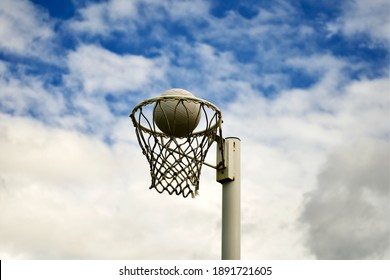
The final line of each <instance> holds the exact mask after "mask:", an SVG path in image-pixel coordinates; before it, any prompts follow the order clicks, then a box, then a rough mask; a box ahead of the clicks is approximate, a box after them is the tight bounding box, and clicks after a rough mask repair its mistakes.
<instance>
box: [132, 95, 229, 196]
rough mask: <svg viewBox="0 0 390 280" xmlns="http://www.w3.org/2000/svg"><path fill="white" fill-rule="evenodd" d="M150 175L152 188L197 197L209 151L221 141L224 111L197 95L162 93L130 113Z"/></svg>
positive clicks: (142, 103)
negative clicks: (186, 95)
mask: <svg viewBox="0 0 390 280" xmlns="http://www.w3.org/2000/svg"><path fill="white" fill-rule="evenodd" d="M130 117H131V119H132V121H133V124H134V126H135V130H136V135H137V138H138V142H139V144H140V146H141V148H142V153H143V154H144V155H145V156H146V158H147V160H148V162H149V166H150V175H151V179H152V180H151V186H150V189H156V190H157V191H158V192H159V193H163V192H168V193H169V194H170V195H172V194H176V195H182V196H183V197H187V196H189V195H191V196H192V197H195V195H197V194H198V190H199V178H200V174H201V169H202V165H203V163H204V160H205V158H206V155H207V152H208V150H209V148H210V147H211V145H212V144H213V142H214V141H222V130H221V124H222V114H221V111H220V110H219V109H218V108H217V107H216V106H214V105H213V104H211V103H209V102H207V101H204V100H202V99H199V98H195V97H183V96H160V97H156V98H152V99H148V100H146V101H144V102H141V103H140V104H138V105H137V106H136V107H135V108H134V109H133V111H132V113H131V114H130Z"/></svg>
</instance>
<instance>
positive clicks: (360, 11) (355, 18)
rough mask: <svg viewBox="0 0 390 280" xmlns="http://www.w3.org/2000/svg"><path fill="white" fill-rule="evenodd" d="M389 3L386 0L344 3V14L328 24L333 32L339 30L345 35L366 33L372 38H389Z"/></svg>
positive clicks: (360, 0)
mask: <svg viewBox="0 0 390 280" xmlns="http://www.w3.org/2000/svg"><path fill="white" fill-rule="evenodd" d="M389 11H390V4H389V2H388V1H386V0H374V1H365V0H354V1H351V2H348V4H345V5H344V14H343V15H342V16H341V17H340V18H339V19H338V21H337V22H335V23H331V24H329V30H330V31H331V32H332V33H334V32H337V31H339V30H341V31H342V32H343V33H345V34H347V35H350V36H351V35H356V34H359V33H366V34H369V35H370V36H372V38H374V39H379V40H386V41H387V42H388V40H390V37H389V36H390V35H389V34H390V19H389Z"/></svg>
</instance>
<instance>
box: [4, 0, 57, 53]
mask: <svg viewBox="0 0 390 280" xmlns="http://www.w3.org/2000/svg"><path fill="white" fill-rule="evenodd" d="M51 25H52V23H51V22H50V21H49V19H48V16H47V15H46V14H44V13H43V12H42V11H40V10H38V9H37V8H36V7H35V6H34V5H33V4H31V3H30V2H29V1H12V0H3V1H1V3H0V48H2V49H3V50H6V51H8V52H11V53H19V54H22V53H23V54H29V55H35V56H36V55H37V54H38V53H39V52H41V51H42V50H43V49H46V47H47V44H48V42H49V40H50V39H51V38H52V37H53V36H54V32H53V31H52V29H51ZM42 59H45V57H42Z"/></svg>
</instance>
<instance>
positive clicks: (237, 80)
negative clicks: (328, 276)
mask: <svg viewBox="0 0 390 280" xmlns="http://www.w3.org/2000/svg"><path fill="white" fill-rule="evenodd" d="M236 2H237V3H236ZM388 15H389V2H388V1H386V0H373V1H365V0H348V1H333V0H331V1H329V0H320V1H310V0H301V1H282V0H279V1H278V0H276V1H168V0H167V1H153V0H134V1H126V0H110V1H87V0H85V1H84V0H83V1H70V0H58V1H44V0H34V1H27V0H1V2H0V152H1V156H0V258H1V259H3V258H9V259H219V258H220V234H221V233H220V227H221V186H220V185H219V184H218V183H216V182H215V172H214V170H212V169H210V168H209V167H207V166H204V167H203V170H202V176H201V185H200V196H198V197H197V198H196V199H191V198H187V199H184V198H182V197H179V196H169V195H168V194H158V193H157V192H155V191H153V190H149V189H148V186H149V184H150V177H149V174H148V170H149V168H148V164H147V161H146V159H145V158H144V156H143V155H142V153H141V151H140V149H139V147H138V144H137V140H136V136H135V133H134V128H133V126H132V124H131V122H130V119H129V118H128V115H129V113H130V112H131V110H132V108H133V107H134V106H135V105H136V104H137V103H138V102H140V101H142V100H144V99H146V98H149V97H152V96H156V95H158V94H160V93H162V92H164V91H165V90H167V89H170V88H174V87H178V88H185V89H187V90H189V91H191V92H193V93H194V94H195V95H196V96H198V97H201V98H204V99H207V100H209V101H211V102H212V103H214V104H215V105H217V106H218V107H219V108H221V109H222V112H223V118H224V126H223V132H224V136H237V137H239V138H241V140H242V144H241V145H242V258H243V259H390V239H389V238H390V220H389V217H388V215H389V212H390V203H389V201H390V194H389V192H390V179H389V171H390V146H389V136H390V131H389V118H390V110H389V109H390V108H389V106H390V99H389V86H390V80H389V40H390V20H389V16H388ZM210 154H211V155H210V156H209V158H210V161H213V160H214V150H212V151H210Z"/></svg>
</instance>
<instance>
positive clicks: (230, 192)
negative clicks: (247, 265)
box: [217, 137, 241, 260]
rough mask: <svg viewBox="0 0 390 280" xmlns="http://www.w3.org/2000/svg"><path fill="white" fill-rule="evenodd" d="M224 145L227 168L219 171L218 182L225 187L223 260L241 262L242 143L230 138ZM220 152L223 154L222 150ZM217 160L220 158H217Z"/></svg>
mask: <svg viewBox="0 0 390 280" xmlns="http://www.w3.org/2000/svg"><path fill="white" fill-rule="evenodd" d="M222 145H224V157H225V168H224V169H221V170H217V181H218V182H220V183H222V186H223V187H222V260H239V259H240V258H241V166H240V165H241V162H240V161H241V160H240V146H241V141H240V139H239V138H235V137H229V138H226V139H225V140H224V141H223V144H222ZM219 148H220V147H219ZM218 150H219V151H218V152H219V154H221V152H220V149H218ZM217 159H220V158H218V156H217ZM218 162H219V161H218Z"/></svg>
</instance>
